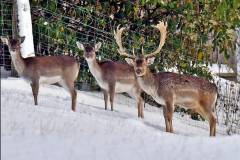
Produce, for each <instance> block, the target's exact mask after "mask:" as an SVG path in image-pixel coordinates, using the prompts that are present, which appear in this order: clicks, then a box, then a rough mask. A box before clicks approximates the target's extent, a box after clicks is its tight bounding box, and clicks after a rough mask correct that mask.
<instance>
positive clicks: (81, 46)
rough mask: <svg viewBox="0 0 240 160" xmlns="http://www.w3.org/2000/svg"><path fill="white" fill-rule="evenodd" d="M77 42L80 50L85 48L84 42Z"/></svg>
mask: <svg viewBox="0 0 240 160" xmlns="http://www.w3.org/2000/svg"><path fill="white" fill-rule="evenodd" d="M76 44H77V47H78V48H79V49H80V50H84V46H83V44H82V43H80V42H77V43H76Z"/></svg>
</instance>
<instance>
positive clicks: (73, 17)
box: [0, 0, 240, 134]
mask: <svg viewBox="0 0 240 160" xmlns="http://www.w3.org/2000/svg"><path fill="white" fill-rule="evenodd" d="M44 4H45V3H44ZM31 5H32V7H31V14H32V23H33V24H32V25H33V36H34V46H35V52H36V54H37V55H45V56H46V55H61V54H65V55H69V56H74V57H75V58H76V59H77V60H78V61H79V62H80V63H81V67H80V74H79V75H80V76H79V77H78V79H77V82H76V87H77V88H78V89H81V90H99V87H98V85H97V83H96V81H95V80H94V78H93V76H92V75H91V73H90V71H89V69H88V66H87V63H86V62H85V60H84V58H83V56H82V52H81V51H80V50H78V48H77V46H76V42H77V41H80V42H82V43H85V44H91V45H94V44H96V42H99V41H101V42H102V43H103V45H102V47H101V49H100V51H99V52H98V53H97V59H99V60H106V59H111V60H113V61H123V59H122V57H120V56H119V55H117V45H116V43H115V41H114V38H113V30H114V29H116V28H117V26H118V25H119V24H121V25H126V26H128V27H129V28H130V29H129V30H128V33H127V34H126V36H124V37H123V38H124V43H123V45H124V46H125V47H126V48H127V49H128V50H129V51H130V49H131V48H132V46H135V47H136V48H137V51H138V50H140V46H136V40H135V39H134V38H135V37H134V36H135V35H137V36H138V37H139V36H140V37H145V40H146V41H148V40H151V37H154V38H155V39H157V40H158V39H159V34H157V32H156V31H154V30H151V31H150V32H148V33H146V32H143V31H142V30H143V28H144V27H146V26H136V25H135V24H132V23H130V22H121V19H119V20H115V21H113V20H112V18H111V16H106V15H103V14H101V13H97V12H95V11H93V10H91V9H88V8H86V7H84V3H83V4H82V5H81V4H80V5H76V4H73V3H69V2H68V1H62V0H61V1H51V0H48V1H47V3H46V6H44V7H42V6H41V7H40V4H34V3H33V2H32V4H31ZM0 12H1V22H0V26H1V35H12V19H11V18H12V16H11V15H12V1H8V0H5V1H1V11H0ZM131 28H132V30H131ZM133 28H134V31H133ZM169 36H171V33H170V34H169ZM137 43H142V42H141V41H137ZM0 45H1V46H0V52H1V54H0V65H1V66H2V67H4V68H5V69H6V70H11V58H10V54H9V53H8V49H7V47H6V46H3V45H2V44H0ZM156 45H158V44H154V41H153V42H152V41H151V45H150V46H148V47H146V49H147V51H151V50H153V49H154V48H155V47H156ZM163 52H165V53H168V50H167V49H163ZM188 60H195V58H194V57H188ZM160 62H161V61H160ZM215 83H216V84H217V86H218V89H219V98H218V102H217V106H216V115H217V120H218V127H217V130H218V132H219V133H222V134H232V133H237V134H240V89H239V88H240V87H239V84H235V83H234V82H229V81H224V80H221V79H219V80H216V82H215ZM144 99H145V101H146V102H148V103H150V104H153V105H157V106H159V105H158V104H156V103H154V101H153V100H152V99H151V98H149V96H146V95H145V96H144ZM184 114H185V113H184ZM175 117H176V118H180V119H182V120H183V121H185V122H186V124H188V125H194V126H197V127H202V128H206V129H208V124H207V123H206V122H203V121H198V122H195V123H192V121H188V119H185V118H182V117H183V116H182V112H180V114H175ZM197 119H199V118H197Z"/></svg>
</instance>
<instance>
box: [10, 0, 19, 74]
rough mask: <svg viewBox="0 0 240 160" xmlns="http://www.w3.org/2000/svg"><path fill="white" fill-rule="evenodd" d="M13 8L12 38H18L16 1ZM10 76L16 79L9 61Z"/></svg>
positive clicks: (15, 72) (14, 0)
mask: <svg viewBox="0 0 240 160" xmlns="http://www.w3.org/2000/svg"><path fill="white" fill-rule="evenodd" d="M12 6H13V8H12V38H17V37H18V29H17V0H13V5H12ZM11 76H13V77H17V76H18V73H17V71H16V70H15V67H14V65H13V62H12V61H11Z"/></svg>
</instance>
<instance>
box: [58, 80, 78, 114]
mask: <svg viewBox="0 0 240 160" xmlns="http://www.w3.org/2000/svg"><path fill="white" fill-rule="evenodd" d="M59 84H60V85H61V86H62V87H63V88H65V89H67V90H68V91H69V92H70V95H71V99H72V106H71V107H72V111H74V112H75V111H76V103H77V91H76V90H75V88H74V81H73V82H72V81H71V82H66V81H63V82H60V83H59Z"/></svg>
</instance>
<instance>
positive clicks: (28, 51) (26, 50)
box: [17, 0, 35, 58]
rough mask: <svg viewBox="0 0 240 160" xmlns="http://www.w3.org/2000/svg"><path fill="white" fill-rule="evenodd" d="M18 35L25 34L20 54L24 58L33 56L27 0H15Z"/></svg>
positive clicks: (29, 11) (30, 21)
mask: <svg viewBox="0 0 240 160" xmlns="http://www.w3.org/2000/svg"><path fill="white" fill-rule="evenodd" d="M17 6H18V22H19V23H18V26H19V35H20V36H25V40H24V42H23V43H22V44H21V54H22V56H23V57H24V58H26V57H34V56H35V54H34V45H33V35H32V19H31V10H30V4H29V0H17Z"/></svg>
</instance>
